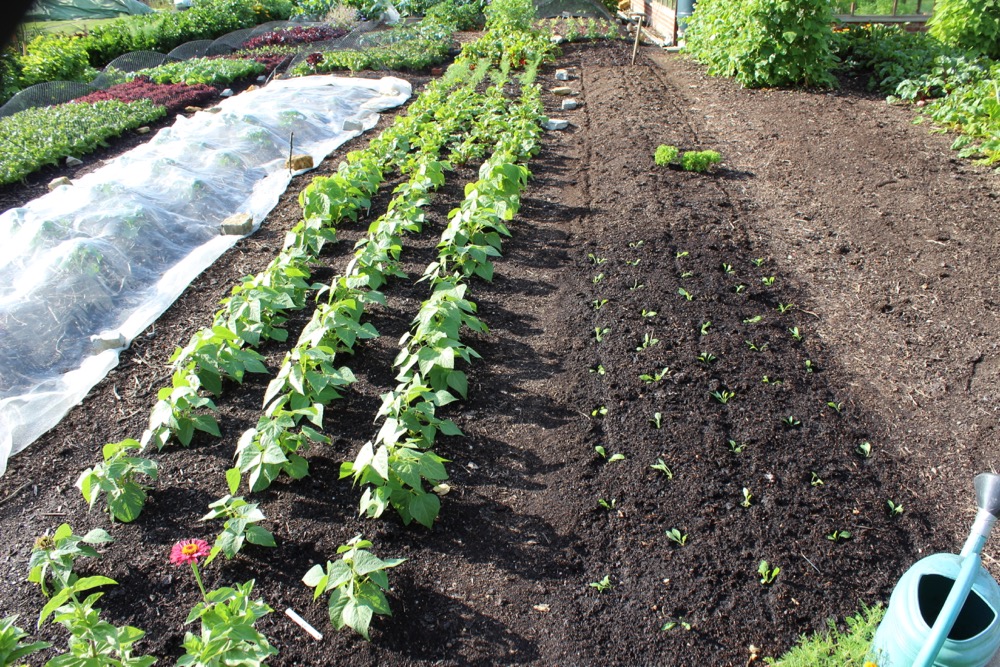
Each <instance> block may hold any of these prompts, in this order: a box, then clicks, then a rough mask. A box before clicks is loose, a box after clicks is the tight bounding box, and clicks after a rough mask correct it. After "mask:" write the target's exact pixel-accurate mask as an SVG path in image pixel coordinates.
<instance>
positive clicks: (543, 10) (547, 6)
mask: <svg viewBox="0 0 1000 667" xmlns="http://www.w3.org/2000/svg"><path fill="white" fill-rule="evenodd" d="M535 15H536V16H537V17H538V18H540V19H555V18H572V17H575V18H593V19H607V20H608V21H613V20H614V17H613V16H611V13H610V12H609V11H608V9H607V7H605V6H604V5H603V4H601V3H599V2H595V0H535Z"/></svg>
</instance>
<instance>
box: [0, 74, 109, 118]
mask: <svg viewBox="0 0 1000 667" xmlns="http://www.w3.org/2000/svg"><path fill="white" fill-rule="evenodd" d="M95 90H96V88H95V87H93V86H91V85H90V84H88V83H77V82H74V81H49V82H48V83H39V84H35V85H34V86H31V87H30V88H25V89H24V90H22V91H21V92H19V93H18V94H17V95H15V96H14V97H12V98H10V99H9V100H8V101H7V103H6V104H4V105H3V106H2V107H0V118H2V117H5V116H10V115H13V114H15V113H17V112H18V111H24V110H25V109H33V108H35V107H47V106H51V105H53V104H62V103H64V102H69V101H70V100H74V99H76V98H77V97H81V96H83V95H89V94H90V93H92V92H94V91H95Z"/></svg>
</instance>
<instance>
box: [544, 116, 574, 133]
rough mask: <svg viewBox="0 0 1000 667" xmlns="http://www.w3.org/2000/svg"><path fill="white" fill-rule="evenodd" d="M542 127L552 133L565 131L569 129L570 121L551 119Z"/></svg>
mask: <svg viewBox="0 0 1000 667" xmlns="http://www.w3.org/2000/svg"><path fill="white" fill-rule="evenodd" d="M542 127H544V128H545V129H546V130H550V131H551V130H565V129H566V128H567V127H569V121H568V120H563V119H561V118H549V119H548V120H546V121H545V122H544V123H542Z"/></svg>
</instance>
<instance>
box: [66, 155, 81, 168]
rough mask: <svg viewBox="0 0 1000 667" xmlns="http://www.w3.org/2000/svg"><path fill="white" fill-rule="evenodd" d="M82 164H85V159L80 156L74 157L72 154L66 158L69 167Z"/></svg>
mask: <svg viewBox="0 0 1000 667" xmlns="http://www.w3.org/2000/svg"><path fill="white" fill-rule="evenodd" d="M82 164H83V160H81V159H80V158H78V157H73V156H72V155H70V156H69V157H68V158H66V166H67V167H79V166H80V165H82Z"/></svg>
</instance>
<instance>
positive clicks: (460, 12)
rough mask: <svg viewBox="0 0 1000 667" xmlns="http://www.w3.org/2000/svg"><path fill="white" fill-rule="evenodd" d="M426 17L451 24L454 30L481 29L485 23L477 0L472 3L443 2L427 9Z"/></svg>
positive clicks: (446, 0)
mask: <svg viewBox="0 0 1000 667" xmlns="http://www.w3.org/2000/svg"><path fill="white" fill-rule="evenodd" d="M426 16H427V17H428V18H430V19H432V20H435V21H439V22H441V23H451V24H453V25H454V26H455V29H456V30H476V29H478V28H481V27H483V23H484V22H485V21H486V18H485V17H484V16H483V8H482V4H481V3H480V2H479V0H474V1H473V2H458V1H457V0H444V2H439V3H437V4H436V5H434V6H433V7H431V8H430V9H428V10H427V13H426Z"/></svg>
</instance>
